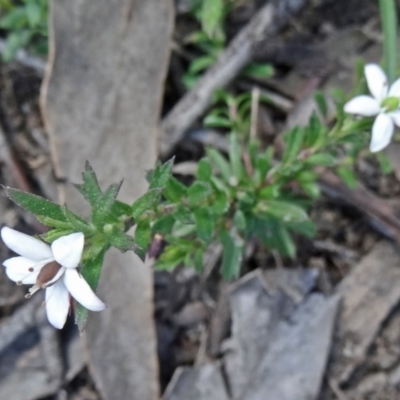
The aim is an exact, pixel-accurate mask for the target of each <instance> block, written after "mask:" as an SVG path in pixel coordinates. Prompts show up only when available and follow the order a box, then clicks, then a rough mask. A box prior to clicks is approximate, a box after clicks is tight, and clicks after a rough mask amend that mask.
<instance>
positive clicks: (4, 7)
mask: <svg viewBox="0 0 400 400" xmlns="http://www.w3.org/2000/svg"><path fill="white" fill-rule="evenodd" d="M47 13H48V1H47V0H21V1H20V2H12V1H8V0H3V1H1V2H0V28H1V29H4V30H5V31H6V32H7V39H6V49H5V51H4V52H3V60H4V61H10V60H12V59H13V58H14V57H15V54H16V52H17V51H18V50H19V49H20V48H27V47H29V48H30V49H31V50H33V51H34V52H35V53H37V54H47Z"/></svg>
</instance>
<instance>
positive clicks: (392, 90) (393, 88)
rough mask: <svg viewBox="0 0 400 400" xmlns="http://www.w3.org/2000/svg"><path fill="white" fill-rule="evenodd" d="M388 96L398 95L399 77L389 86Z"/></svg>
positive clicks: (399, 94)
mask: <svg viewBox="0 0 400 400" xmlns="http://www.w3.org/2000/svg"><path fill="white" fill-rule="evenodd" d="M389 97H400V78H399V79H397V80H396V81H394V82H393V84H392V86H390V90H389Z"/></svg>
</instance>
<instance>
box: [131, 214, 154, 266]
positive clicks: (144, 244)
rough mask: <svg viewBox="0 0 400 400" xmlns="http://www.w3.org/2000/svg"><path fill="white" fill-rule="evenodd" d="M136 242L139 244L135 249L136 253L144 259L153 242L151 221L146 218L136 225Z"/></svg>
mask: <svg viewBox="0 0 400 400" xmlns="http://www.w3.org/2000/svg"><path fill="white" fill-rule="evenodd" d="M135 242H136V244H137V245H138V246H139V247H138V248H136V249H135V253H136V254H137V255H138V256H139V257H140V258H141V259H142V261H144V258H145V256H146V252H147V249H148V247H149V246H150V242H151V227H150V221H148V220H144V221H141V222H139V224H138V225H136V229H135Z"/></svg>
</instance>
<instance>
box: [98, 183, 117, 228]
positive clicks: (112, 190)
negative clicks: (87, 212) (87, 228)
mask: <svg viewBox="0 0 400 400" xmlns="http://www.w3.org/2000/svg"><path fill="white" fill-rule="evenodd" d="M121 185H122V182H120V183H114V184H112V185H110V186H109V187H108V188H107V190H106V191H105V192H104V193H103V194H102V195H101V196H100V197H99V198H98V199H97V201H96V203H95V204H94V205H93V209H92V222H93V223H94V224H95V225H96V226H97V227H98V228H102V227H103V225H104V223H105V221H106V218H107V217H108V216H109V215H110V213H111V209H112V205H113V204H114V201H115V198H116V197H117V195H118V192H119V189H120V188H121Z"/></svg>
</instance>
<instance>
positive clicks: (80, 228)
mask: <svg viewBox="0 0 400 400" xmlns="http://www.w3.org/2000/svg"><path fill="white" fill-rule="evenodd" d="M64 213H65V216H66V217H67V219H68V221H69V223H70V224H71V225H72V227H73V228H74V230H75V231H76V232H82V233H84V234H85V236H90V235H92V234H93V233H94V232H95V229H94V227H93V226H91V225H90V224H89V222H88V221H86V220H84V219H83V218H81V217H79V216H78V215H76V214H74V213H73V212H72V211H70V210H69V209H68V208H67V206H64Z"/></svg>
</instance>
